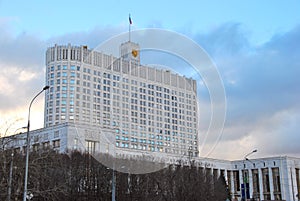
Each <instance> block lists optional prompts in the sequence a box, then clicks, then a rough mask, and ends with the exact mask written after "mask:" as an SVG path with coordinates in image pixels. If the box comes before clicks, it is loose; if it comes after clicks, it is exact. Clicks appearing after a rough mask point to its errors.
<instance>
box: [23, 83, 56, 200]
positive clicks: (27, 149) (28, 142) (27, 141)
mask: <svg viewBox="0 0 300 201" xmlns="http://www.w3.org/2000/svg"><path fill="white" fill-rule="evenodd" d="M49 88H50V87H49V86H45V87H44V88H43V89H42V90H41V91H40V92H39V93H38V94H36V95H35V97H33V99H32V100H31V102H30V104H29V108H28V124H27V137H26V143H27V144H26V161H25V177H24V194H23V201H26V197H27V180H28V161H29V148H30V136H29V130H30V108H31V105H32V103H33V101H34V100H35V99H36V98H37V97H38V96H39V95H40V94H41V93H43V92H44V91H45V90H47V89H49Z"/></svg>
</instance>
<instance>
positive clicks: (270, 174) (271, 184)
mask: <svg viewBox="0 0 300 201" xmlns="http://www.w3.org/2000/svg"><path fill="white" fill-rule="evenodd" d="M268 172H269V184H270V195H271V200H274V183H273V172H272V168H270V167H269V168H268Z"/></svg>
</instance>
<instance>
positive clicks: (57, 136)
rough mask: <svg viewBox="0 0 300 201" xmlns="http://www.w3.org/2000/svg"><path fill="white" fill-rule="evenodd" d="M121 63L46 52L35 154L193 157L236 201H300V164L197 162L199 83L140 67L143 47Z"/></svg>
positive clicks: (14, 143) (126, 51) (124, 52)
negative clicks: (41, 118)
mask: <svg viewBox="0 0 300 201" xmlns="http://www.w3.org/2000/svg"><path fill="white" fill-rule="evenodd" d="M120 55H121V57H114V56H112V55H106V54H104V53H100V52H96V51H92V50H90V49H88V47H87V46H71V45H70V44H69V45H67V46H58V45H55V46H54V47H50V48H48V50H47V53H46V85H48V86H50V88H49V90H47V91H46V92H45V93H46V95H45V110H44V121H45V122H44V128H42V129H38V130H34V131H31V132H30V133H31V145H32V148H33V149H34V150H38V149H41V148H47V147H51V148H53V149H56V150H58V151H59V152H66V151H67V150H72V149H81V150H87V151H89V152H91V153H95V152H102V153H112V151H113V152H114V153H115V155H116V156H117V157H123V158H124V157H135V156H141V155H144V154H149V153H150V154H152V155H153V156H155V157H156V158H157V160H160V161H164V162H166V163H172V162H174V161H176V159H178V158H180V157H181V158H182V157H185V158H190V157H193V160H195V161H197V162H198V164H199V165H200V166H202V167H205V168H207V169H208V170H209V171H211V173H212V174H213V175H214V176H216V177H218V176H220V175H223V176H224V177H225V179H226V181H227V184H228V188H229V190H230V194H231V197H232V199H233V200H241V199H242V198H244V197H245V196H244V195H245V194H246V195H247V198H248V199H249V200H250V198H251V199H253V200H286V201H298V200H299V199H298V195H299V194H300V159H299V158H292V157H287V156H279V157H270V158H259V159H251V160H250V159H248V158H245V160H240V161H228V160H219V159H209V158H201V157H199V156H198V155H199V151H198V148H199V147H198V146H199V139H198V130H199V129H198V122H199V121H198V108H197V83H196V81H195V80H193V79H191V78H186V77H185V76H181V75H178V74H174V73H172V72H171V71H169V70H164V69H159V68H154V67H149V66H143V65H141V64H140V55H139V46H138V44H135V43H132V42H126V43H123V44H122V45H121V47H120ZM14 137H15V136H13V137H8V138H6V139H3V140H2V141H1V142H2V143H3V142H5V140H9V142H10V143H8V147H9V146H10V147H15V148H18V149H20V150H21V151H22V150H24V147H25V146H24V145H25V141H24V140H22V138H25V137H26V133H21V134H18V137H16V138H14ZM11 139H15V140H11ZM244 183H245V186H246V188H244V187H243V186H244Z"/></svg>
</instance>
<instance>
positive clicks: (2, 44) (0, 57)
mask: <svg viewBox="0 0 300 201" xmlns="http://www.w3.org/2000/svg"><path fill="white" fill-rule="evenodd" d="M299 10H300V2H299V1H297V0H294V1H293V0H288V1H279V0H265V1H258V0H252V1H247V0H246V1H238V0H228V1H201V0H200V1H196V0H195V1H158V0H152V1H145V2H143V1H114V0H111V1H105V2H102V1H90V0H87V1H58V0H52V1H33V0H27V1H17V0H16V1H9V0H0V133H1V135H2V136H3V135H8V134H14V133H16V132H19V131H20V130H19V128H21V127H23V126H26V125H27V115H28V105H29V102H30V100H31V99H32V97H34V95H35V94H36V93H38V92H39V91H40V90H41V89H42V88H43V86H44V84H45V75H44V73H45V64H44V61H45V51H46V49H47V47H50V46H52V45H54V44H63V45H65V44H68V43H72V44H74V45H88V46H90V47H96V46H97V45H98V44H100V43H101V42H103V41H105V40H107V39H108V38H110V37H112V36H114V35H116V34H120V33H124V32H127V31H128V14H129V13H130V14H131V18H132V21H133V25H132V29H133V30H138V29H145V28H161V29H167V30H171V31H174V32H177V33H180V34H183V35H185V36H187V37H189V38H190V39H192V40H194V41H195V42H196V43H197V44H199V45H200V46H201V47H202V48H203V49H204V50H205V51H206V52H207V53H208V54H209V56H210V57H211V59H212V60H213V62H214V63H215V64H216V66H217V68H218V71H219V73H220V76H221V78H222V80H223V82H224V87H225V91H226V99H227V112H226V122H225V125H224V130H223V133H222V136H221V138H220V139H218V142H217V144H216V140H215V139H213V138H212V139H210V138H209V137H208V139H207V141H206V142H205V144H204V145H203V146H204V152H203V154H204V156H206V157H211V158H222V159H243V157H244V156H245V155H246V154H247V153H249V152H251V151H252V150H254V149H257V150H258V152H257V153H255V155H253V157H269V156H279V155H289V156H295V157H300V146H299V142H300V133H299V130H300V124H299V122H300V79H299V78H298V77H299V75H300V62H299V59H298V58H300V47H299V44H300V23H299V22H300V12H299ZM187 73H189V72H187ZM202 95H203V97H201V96H202ZM199 96H200V100H202V102H201V101H200V102H201V103H200V105H201V107H202V108H205V107H209V100H208V98H207V94H206V93H205V92H203V94H202V93H201V92H200V94H199ZM43 103H44V102H43V96H40V97H39V98H37V100H36V102H35V103H34V104H33V106H32V110H31V128H32V129H37V128H40V127H42V126H43ZM200 113H201V114H200V116H201V118H202V119H204V120H205V119H209V118H208V116H209V115H207V113H206V110H205V109H204V110H202V111H201V110H200ZM201 129H204V128H202V127H201ZM200 140H201V139H200ZM214 145H216V146H215V147H214ZM209 147H214V149H213V150H212V152H209V151H206V152H205V150H210V149H209Z"/></svg>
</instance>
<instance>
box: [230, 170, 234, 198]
mask: <svg viewBox="0 0 300 201" xmlns="http://www.w3.org/2000/svg"><path fill="white" fill-rule="evenodd" d="M234 189H235V188H234V176H233V171H232V170H231V171H230V193H231V199H233V198H234V192H235V190H234Z"/></svg>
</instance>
